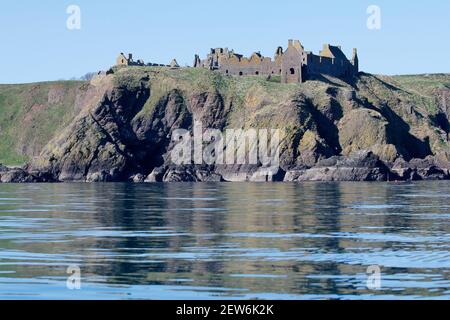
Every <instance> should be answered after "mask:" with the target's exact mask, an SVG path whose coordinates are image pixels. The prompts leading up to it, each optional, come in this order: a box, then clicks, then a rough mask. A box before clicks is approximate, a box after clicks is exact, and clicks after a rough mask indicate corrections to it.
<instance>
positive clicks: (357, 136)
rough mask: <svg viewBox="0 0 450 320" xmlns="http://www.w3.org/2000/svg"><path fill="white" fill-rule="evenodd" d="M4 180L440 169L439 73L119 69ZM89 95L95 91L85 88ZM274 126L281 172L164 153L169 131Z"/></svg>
mask: <svg viewBox="0 0 450 320" xmlns="http://www.w3.org/2000/svg"><path fill="white" fill-rule="evenodd" d="M89 86H90V87H91V89H90V90H94V91H95V90H96V91H95V92H100V93H101V95H98V98H97V101H93V100H92V99H91V100H90V101H87V102H86V103H85V105H83V107H82V108H81V110H80V111H79V113H77V114H76V115H74V118H73V119H72V120H71V121H70V123H69V124H68V125H67V126H66V127H65V128H64V129H63V130H58V131H57V132H55V134H54V137H53V138H52V139H51V141H49V142H48V144H46V145H45V147H43V148H42V150H40V153H39V156H38V157H36V158H35V159H33V160H32V161H30V163H29V164H28V165H27V166H25V167H24V168H22V169H14V170H10V169H8V168H5V167H3V168H0V180H1V181H3V182H10V181H89V182H96V181H127V180H132V181H136V182H143V181H147V182H156V181H165V182H170V181H267V180H276V181H307V180H314V181H382V180H415V179H447V178H449V177H450V175H449V170H448V169H449V168H450V164H449V151H450V144H449V143H448V132H449V130H450V126H449V118H448V116H447V115H448V111H449V110H448V107H449V106H450V89H449V88H450V76H449V75H432V76H415V77H413V76H411V77H382V76H372V75H368V74H361V75H360V76H359V78H358V79H355V82H354V83H351V84H349V83H345V82H342V81H340V80H338V79H334V78H325V77H324V78H320V79H316V80H314V81H308V82H306V83H303V84H288V85H286V84H279V83H275V82H270V81H267V80H266V79H264V78H262V77H240V78H231V77H224V76H221V75H219V74H216V73H213V72H210V71H207V70H201V69H180V70H167V69H158V68H146V67H143V68H139V67H133V68H122V69H118V70H115V73H114V74H111V75H108V76H106V77H103V78H100V79H99V78H97V79H95V80H93V82H92V83H91V84H90V85H89ZM91 96H94V95H91ZM195 121H201V122H202V125H203V128H214V129H219V130H222V131H223V130H225V129H227V128H234V129H244V130H245V129H249V128H272V129H276V128H278V129H282V130H283V131H284V132H285V136H284V139H283V143H282V145H281V149H280V160H281V166H280V170H279V171H277V172H276V173H275V174H274V175H272V174H266V173H265V171H264V169H263V168H261V167H260V166H258V165H233V166H231V165H230V166H226V165H215V166H213V165H211V166H209V165H183V166H176V165H174V164H173V163H172V162H171V157H170V153H171V151H172V150H173V147H174V142H172V140H171V138H172V132H173V131H174V130H175V129H186V130H190V131H192V130H193V126H194V122H195Z"/></svg>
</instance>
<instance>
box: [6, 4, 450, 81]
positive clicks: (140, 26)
mask: <svg viewBox="0 0 450 320" xmlns="http://www.w3.org/2000/svg"><path fill="white" fill-rule="evenodd" d="M69 5H78V6H79V7H80V9H81V29H80V30H69V29H68V28H67V27H66V20H67V19H68V17H69V15H68V14H67V13H66V10H67V7H68V6H69ZM369 5H377V6H378V7H379V8H380V9H381V29H379V30H370V29H369V28H368V27H367V20H368V18H369V14H367V8H368V7H369ZM449 34H450V1H448V0H427V1H415V0H414V1H407V0H395V1H392V0H389V1H388V0H371V1H366V0H346V1H335V0H320V1H318V0H308V1H303V0H292V1H289V0H277V1H263V0H261V1H253V0H245V1H244V0H241V1H237V0H227V1H211V0H208V1H205V0H189V1H181V0H178V1H173V0H158V1H156V0H146V1H144V0H142V1H141V0H126V1H112V0H108V1H106V0H89V1H88V0H71V1H64V0H46V1H31V0H16V1H7V0H4V1H2V5H1V11H0V35H1V37H0V39H1V42H2V46H1V50H0V83H20V82H34V81H43V80H58V79H68V78H71V77H74V76H77V77H79V76H82V75H83V74H85V73H87V72H90V71H97V70H104V69H107V68H108V67H109V66H111V65H113V64H114V61H115V58H116V56H117V54H118V53H119V52H133V53H134V55H135V57H136V58H142V59H144V60H145V62H157V63H166V64H167V63H169V62H170V60H171V59H172V58H177V60H178V62H179V63H180V64H181V65H185V64H189V65H191V64H192V62H193V57H194V54H195V53H199V54H200V55H201V57H204V56H205V55H206V54H207V53H208V51H209V49H210V48H211V47H229V48H230V49H235V50H236V51H237V52H239V53H242V54H245V55H249V54H251V53H252V52H254V51H261V53H262V54H264V55H268V56H273V54H274V52H275V49H276V47H277V46H279V45H282V46H283V47H285V46H286V45H287V40H288V39H289V38H294V39H300V40H301V42H302V44H303V45H304V46H305V48H306V49H307V50H311V51H314V52H316V53H318V51H319V50H320V49H321V48H322V45H323V43H326V42H329V43H331V44H335V45H342V48H343V50H344V52H345V53H346V54H347V55H348V56H350V55H351V51H352V48H353V47H357V48H358V52H359V56H360V66H361V69H362V70H363V71H366V72H371V73H378V74H407V73H408V74H410V73H449V72H450V60H449V58H450V54H449V53H450V41H449Z"/></svg>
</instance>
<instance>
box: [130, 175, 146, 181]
mask: <svg viewBox="0 0 450 320" xmlns="http://www.w3.org/2000/svg"><path fill="white" fill-rule="evenodd" d="M129 180H130V181H131V182H134V183H142V182H144V181H145V176H144V175H143V174H142V173H138V174H135V175H132V176H131V177H130V179H129Z"/></svg>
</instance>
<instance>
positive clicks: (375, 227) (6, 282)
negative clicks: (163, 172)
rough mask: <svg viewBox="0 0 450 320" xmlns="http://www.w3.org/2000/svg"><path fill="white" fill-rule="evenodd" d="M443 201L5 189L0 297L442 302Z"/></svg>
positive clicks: (254, 189)
mask: <svg viewBox="0 0 450 320" xmlns="http://www.w3.org/2000/svg"><path fill="white" fill-rule="evenodd" d="M449 195H450V184H448V183H447V182H432V183H418V184H378V183H375V184H368V183H367V184H366V183H306V184H282V183H279V184H231V183H230V184H126V183H123V184H120V183H118V184H48V185H47V184H44V185H37V184H35V185H0V298H3V299H8V298H25V299H42V298H45V299H142V298H143V299H255V298H261V299H325V298H327V299H358V298H364V299H372V298H376V299H380V298H419V299H422V298H450V272H449V270H450V232H449V231H450V196H449ZM70 265H78V266H79V267H80V268H81V272H82V284H81V285H82V288H81V290H80V291H71V290H68V289H67V288H66V279H67V276H68V275H67V273H66V270H67V267H68V266H70ZM371 265H379V266H380V267H381V270H382V276H381V289H380V290H369V289H367V287H366V284H367V282H366V281H367V274H366V271H367V268H368V266H371Z"/></svg>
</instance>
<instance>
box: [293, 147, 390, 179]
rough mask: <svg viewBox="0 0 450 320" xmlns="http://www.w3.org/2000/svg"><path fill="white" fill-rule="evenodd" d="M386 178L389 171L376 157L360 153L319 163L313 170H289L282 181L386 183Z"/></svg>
mask: <svg viewBox="0 0 450 320" xmlns="http://www.w3.org/2000/svg"><path fill="white" fill-rule="evenodd" d="M388 176H389V169H388V168H387V166H386V165H385V164H384V163H383V162H382V161H381V160H380V159H379V158H378V156H376V155H374V154H373V153H372V152H370V151H361V152H357V153H355V154H352V155H351V156H349V157H342V156H335V157H331V158H329V159H325V160H322V161H319V162H318V163H317V166H315V167H313V168H309V169H294V170H290V171H288V172H287V173H286V176H285V179H284V181H287V182H288V181H386V180H387V179H388Z"/></svg>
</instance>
